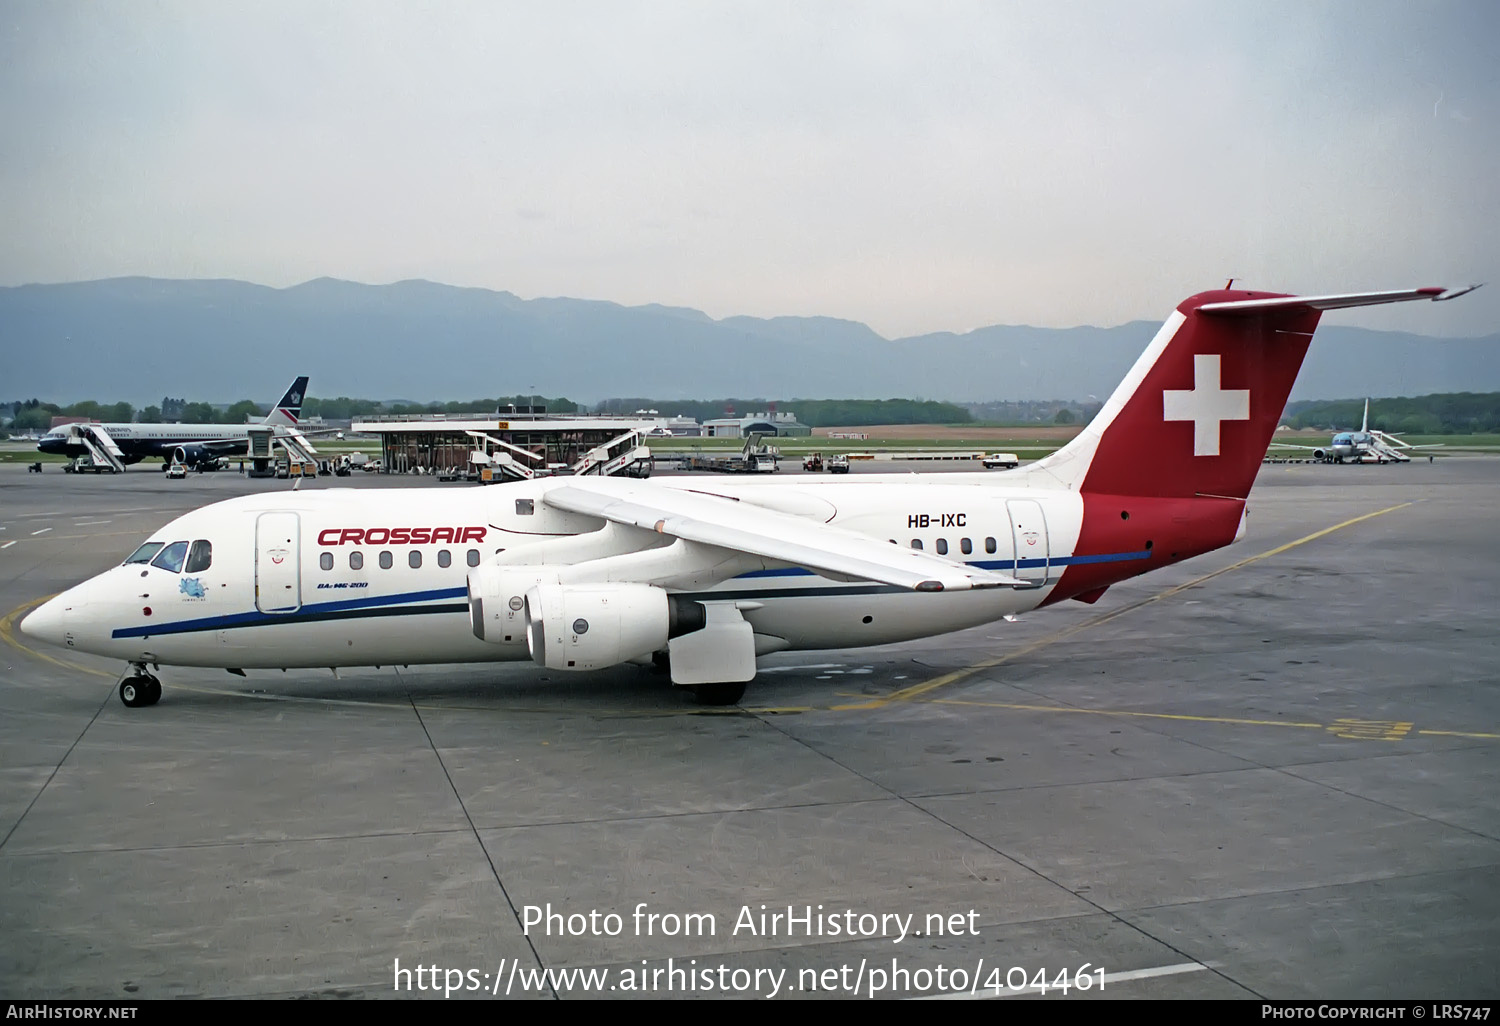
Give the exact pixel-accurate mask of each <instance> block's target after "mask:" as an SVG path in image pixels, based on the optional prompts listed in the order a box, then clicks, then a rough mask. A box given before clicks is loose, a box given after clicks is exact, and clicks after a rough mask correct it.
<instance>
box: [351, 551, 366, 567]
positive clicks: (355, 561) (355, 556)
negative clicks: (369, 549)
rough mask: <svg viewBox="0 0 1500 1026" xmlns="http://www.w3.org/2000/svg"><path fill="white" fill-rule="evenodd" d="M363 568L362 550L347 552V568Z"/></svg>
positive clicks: (363, 556)
mask: <svg viewBox="0 0 1500 1026" xmlns="http://www.w3.org/2000/svg"><path fill="white" fill-rule="evenodd" d="M364 568H365V554H364V553H363V552H351V553H349V569H350V570H363V569H364Z"/></svg>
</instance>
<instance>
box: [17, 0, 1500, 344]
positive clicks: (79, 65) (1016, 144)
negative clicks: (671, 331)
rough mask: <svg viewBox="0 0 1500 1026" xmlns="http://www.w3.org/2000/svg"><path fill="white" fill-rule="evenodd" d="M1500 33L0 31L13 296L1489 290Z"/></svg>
mask: <svg viewBox="0 0 1500 1026" xmlns="http://www.w3.org/2000/svg"><path fill="white" fill-rule="evenodd" d="M1497 101H1500V4H1497V3H1494V2H1493V0H1477V2H1452V3H1444V2H1433V3H1415V2H1410V0H1405V2H1379V0H1349V2H1326V3H1319V2H1295V3H1286V4H1281V3H1274V2H1266V0H1255V2H1250V3H1243V4H1240V3H1231V2H1218V0H1215V2H1210V0H1202V2H1196V3H1147V2H1143V0H1130V2H1128V3H1122V2H1107V3H1097V4H1094V3H1087V4H1085V3H1069V4H1062V3H1004V2H982V3H933V2H921V3H915V2H914V3H874V2H858V3H853V2H851V3H843V2H828V0H796V2H791V3H773V2H767V0H754V2H749V3H712V2H706V0H699V2H687V3H673V2H660V3H624V2H618V0H611V2H578V3H566V2H546V3H543V2H540V0H535V2H528V3H497V2H482V3H473V4H466V3H414V2H406V3H378V2H372V0H358V2H349V3H319V2H309V0H296V2H289V3H275V2H260V0H257V2H253V3H250V2H247V3H219V2H214V0H191V2H180V3H179V2H148V0H129V2H124V3H118V2H87V3H73V2H65V0H4V2H3V3H0V240H3V242H0V284H3V285H16V284H22V283H26V282H56V281H77V280H84V279H92V278H104V277H113V276H118V275H152V276H157V277H181V278H200V277H203V278H206V277H213V278H240V279H245V280H249V281H255V282H260V283H263V284H267V285H273V286H286V285H292V284H296V283H298V282H301V281H305V280H307V279H309V278H315V277H321V276H325V275H326V276H333V277H339V278H347V279H351V280H355V281H362V282H374V283H379V282H390V281H397V280H400V279H404V278H426V279H430V280H433V281H440V282H446V283H450V284H456V285H474V286H482V287H485V288H493V289H506V290H509V291H511V292H514V293H516V294H517V295H520V296H522V297H525V298H533V297H537V296H575V297H582V298H592V299H609V300H614V301H617V302H620V303H625V304H639V303H652V302H656V303H666V304H672V305H681V306H691V307H696V308H698V309H701V310H705V311H707V312H708V313H709V314H711V315H712V316H714V317H724V316H728V315H732V314H752V315H757V316H775V315H781V314H803V315H812V314H818V315H828V316H835V317H845V318H850V319H853V320H860V321H865V322H866V323H868V324H870V325H871V326H872V327H873V328H875V329H876V330H877V331H879V332H880V333H882V334H884V335H886V336H889V337H896V336H900V335H909V334H916V333H921V332H927V331H937V330H953V331H966V330H969V329H972V328H975V327H979V326H982V325H987V324H997V323H1002V324H1021V323H1025V324H1037V325H1049V326H1067V325H1075V324H1099V325H1112V324H1118V323H1121V322H1124V321H1129V320H1136V319H1150V320H1159V319H1161V318H1162V317H1163V316H1165V314H1166V313H1167V312H1169V311H1170V309H1171V307H1172V306H1173V305H1175V304H1176V302H1177V301H1178V300H1180V299H1181V298H1183V297H1184V296H1186V295H1189V294H1191V293H1193V292H1196V291H1199V290H1201V289H1205V288H1214V287H1219V286H1221V285H1222V284H1223V282H1224V280H1225V279H1226V278H1227V277H1229V276H1235V277H1237V278H1238V279H1240V281H1241V282H1242V283H1244V284H1245V285H1246V286H1247V287H1252V288H1264V289H1275V290H1280V291H1289V292H1330V291H1347V290H1355V289H1370V288H1399V287H1406V286H1413V285H1429V284H1437V285H1458V284H1465V283H1469V282H1473V281H1488V282H1490V285H1489V286H1488V287H1487V288H1485V289H1482V290H1481V291H1480V292H1479V293H1476V294H1475V295H1474V296H1470V297H1468V298H1466V299H1464V300H1461V301H1459V302H1455V303H1452V304H1444V305H1442V306H1432V305H1430V304H1420V306H1418V305H1415V304H1414V305H1413V306H1411V307H1391V308H1382V309H1376V310H1373V311H1360V312H1355V313H1339V314H1332V315H1329V316H1328V320H1329V322H1330V323H1333V322H1334V320H1335V319H1336V320H1337V323H1345V324H1360V325H1365V326H1369V327H1378V328H1400V329H1407V330H1413V331H1418V332H1421V333H1424V334H1433V335H1481V334H1489V333H1491V332H1495V331H1497V330H1500V185H1497V182H1500V129H1497V114H1500V102H1497Z"/></svg>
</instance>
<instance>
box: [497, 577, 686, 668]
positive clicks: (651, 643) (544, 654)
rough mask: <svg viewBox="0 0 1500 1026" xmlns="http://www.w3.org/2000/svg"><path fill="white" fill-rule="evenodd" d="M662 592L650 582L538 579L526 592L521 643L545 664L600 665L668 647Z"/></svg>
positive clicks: (666, 611)
mask: <svg viewBox="0 0 1500 1026" xmlns="http://www.w3.org/2000/svg"><path fill="white" fill-rule="evenodd" d="M669 606H670V603H669V602H668V600H667V593H666V592H665V591H663V590H662V589H660V588H657V587H653V586H652V585H649V584H539V585H537V586H536V587H535V588H532V589H531V590H530V591H528V592H527V593H526V647H527V649H528V650H529V651H530V652H531V658H532V661H533V662H535V663H537V664H538V665H540V666H545V667H547V669H549V670H600V669H603V668H604V667H606V666H616V665H618V664H620V663H623V662H625V661H627V660H629V659H637V658H640V657H642V656H649V655H650V654H651V653H652V652H655V651H657V650H659V649H663V648H666V647H667V639H668V637H669V636H670V634H671V613H670V610H669Z"/></svg>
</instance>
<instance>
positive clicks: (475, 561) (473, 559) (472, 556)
mask: <svg viewBox="0 0 1500 1026" xmlns="http://www.w3.org/2000/svg"><path fill="white" fill-rule="evenodd" d="M469 565H470V566H478V565H479V550H478V549H470V550H469Z"/></svg>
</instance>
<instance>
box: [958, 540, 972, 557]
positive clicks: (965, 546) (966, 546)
mask: <svg viewBox="0 0 1500 1026" xmlns="http://www.w3.org/2000/svg"><path fill="white" fill-rule="evenodd" d="M958 550H959V551H960V552H962V553H963V554H964V555H966V556H967V555H968V554H969V553H971V552H973V551H974V543H973V542H971V541H969V539H967V538H965V539H964V540H963V541H961V542H959V543H958Z"/></svg>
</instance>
